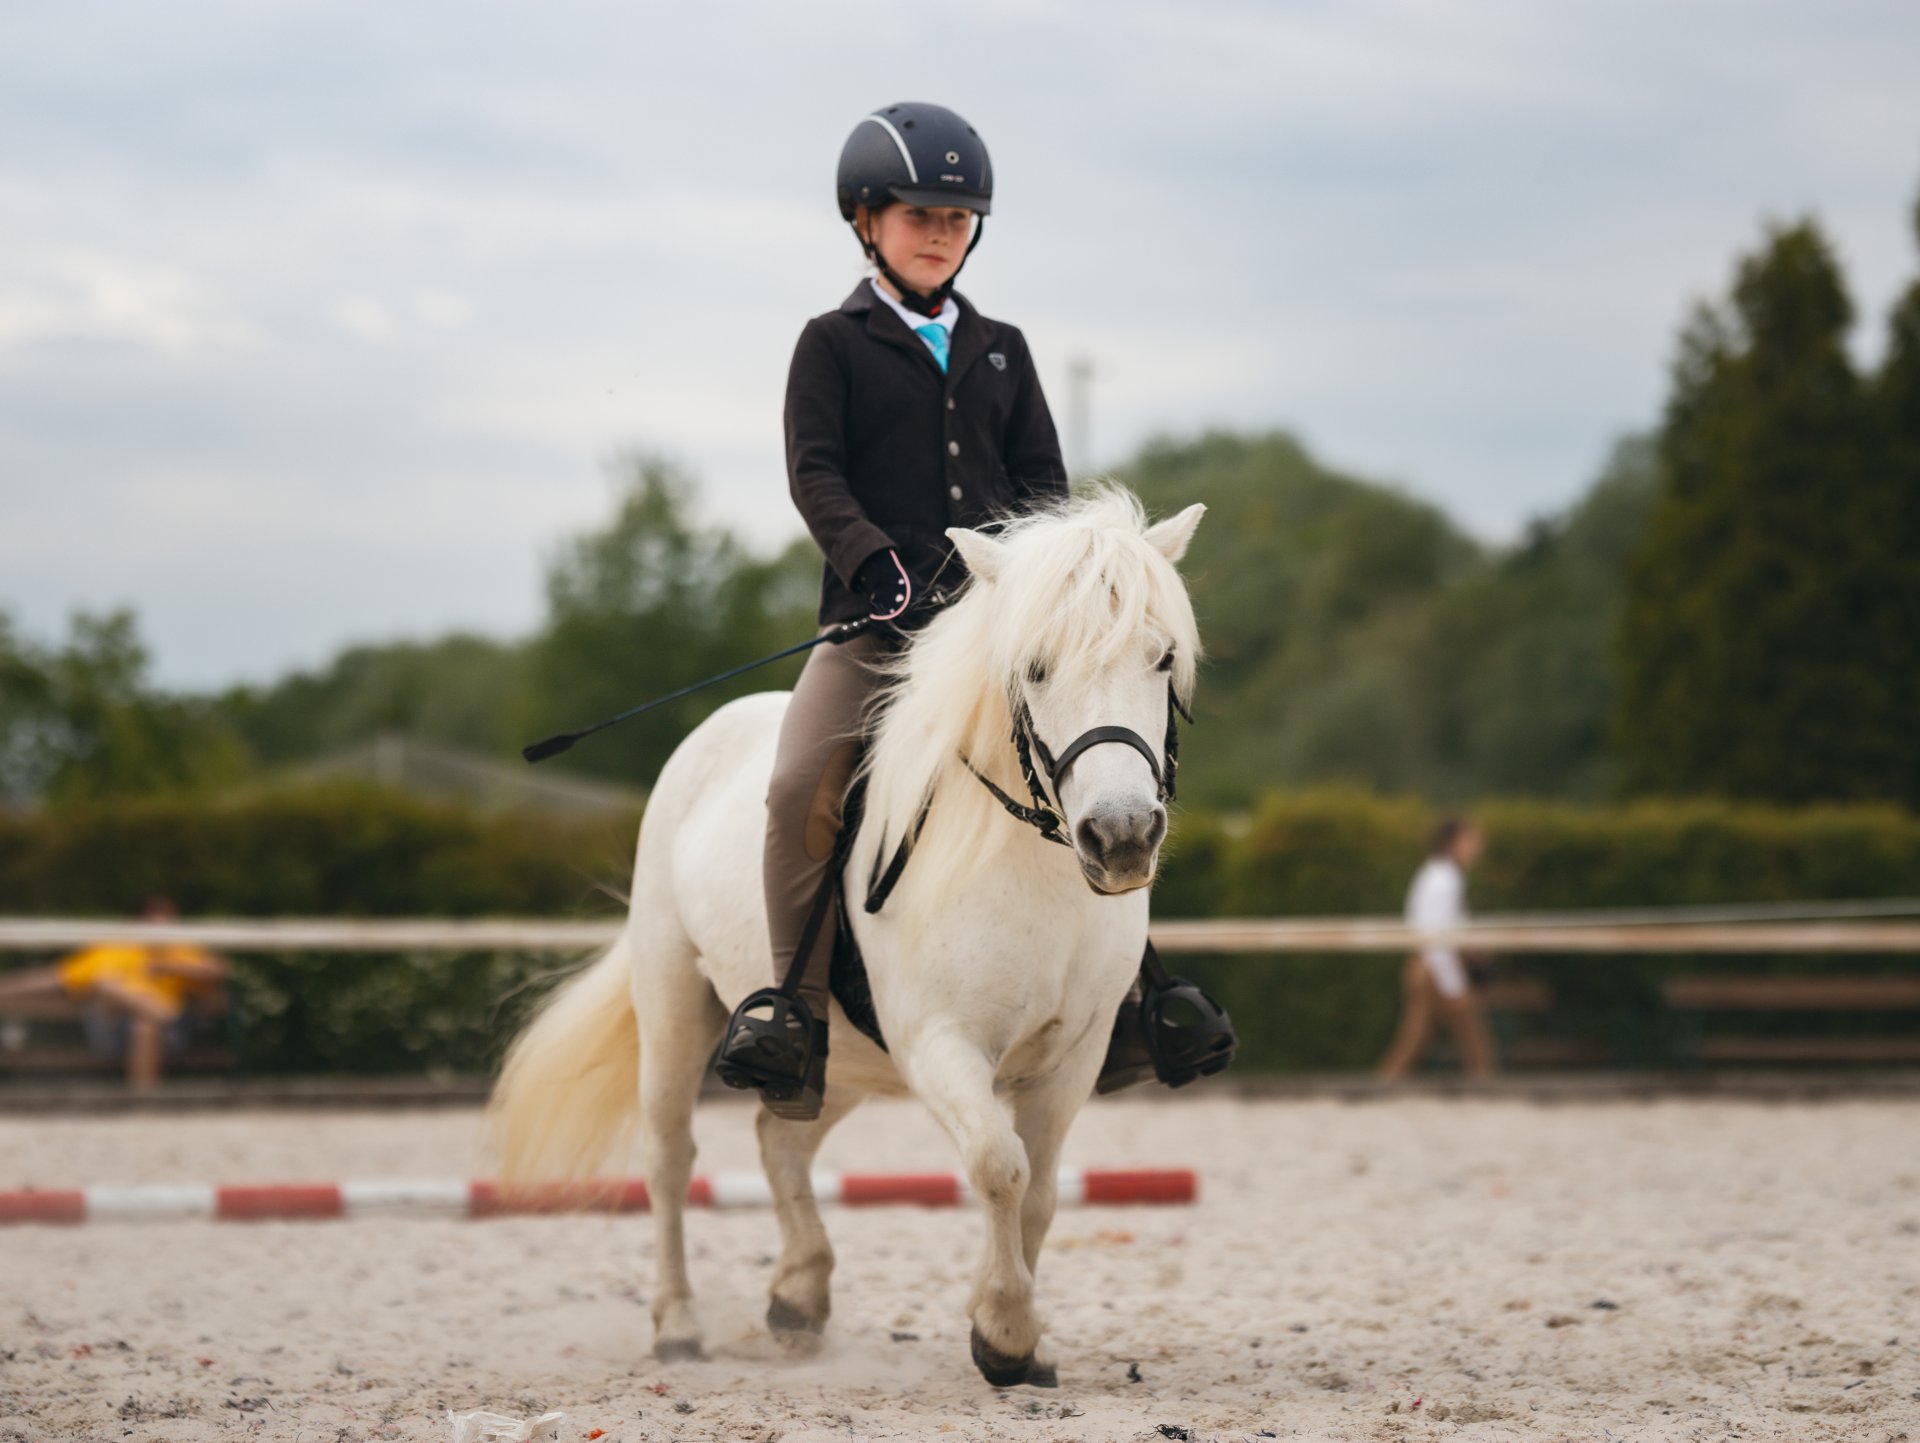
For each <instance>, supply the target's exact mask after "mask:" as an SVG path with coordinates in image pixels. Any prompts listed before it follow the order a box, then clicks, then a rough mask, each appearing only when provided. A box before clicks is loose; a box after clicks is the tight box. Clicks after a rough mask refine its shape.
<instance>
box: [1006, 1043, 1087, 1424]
mask: <svg viewBox="0 0 1920 1443" xmlns="http://www.w3.org/2000/svg"><path fill="white" fill-rule="evenodd" d="M1102 1055H1103V1054H1102V1053H1101V1052H1100V1051H1098V1050H1096V1051H1095V1053H1094V1056H1093V1059H1092V1061H1091V1063H1090V1064H1087V1065H1073V1066H1070V1067H1066V1068H1063V1069H1062V1070H1061V1071H1060V1072H1057V1073H1055V1074H1054V1076H1053V1078H1052V1079H1051V1080H1050V1081H1049V1082H1048V1083H1046V1084H1045V1085H1044V1086H1042V1087H1039V1088H1037V1089H1035V1090H1033V1091H1031V1092H1025V1093H1022V1094H1020V1095H1019V1096H1018V1097H1017V1098H1016V1099H1015V1100H1014V1105H1013V1126H1014V1130H1015V1131H1016V1132H1018V1133H1019V1134H1020V1140H1021V1141H1022V1142H1023V1143H1025V1144H1026V1148H1027V1165H1028V1166H1029V1167H1031V1168H1032V1169H1033V1178H1032V1180H1031V1181H1030V1182H1029V1183H1028V1184H1027V1195H1026V1197H1025V1198H1024V1199H1022V1201H1021V1204H1020V1249H1021V1256H1022V1257H1023V1258H1024V1259H1025V1260H1026V1264H1027V1274H1028V1276H1029V1277H1035V1276H1037V1275H1038V1274H1039V1271H1040V1249H1041V1248H1042V1247H1043V1246H1044V1245H1045V1243H1046V1241H1047V1230H1048V1229H1049V1228H1051V1227H1052V1226H1053V1212H1054V1207H1055V1205H1056V1202H1057V1197H1058V1193H1059V1178H1060V1149H1061V1146H1062V1145H1063V1144H1064V1143H1065V1141H1066V1137H1067V1130H1068V1129H1069V1128H1070V1127H1072V1126H1073V1120H1074V1118H1075V1117H1077V1116H1079V1114H1080V1108H1081V1105H1082V1104H1083V1103H1085V1102H1086V1100H1087V1095H1088V1094H1089V1093H1090V1092H1091V1091H1092V1090H1093V1080H1094V1076H1095V1075H1096V1074H1097V1073H1098V1072H1099V1067H1100V1057H1101V1056H1102ZM1027 1382H1029V1383H1030V1384H1032V1385H1033V1386H1034V1387H1036V1388H1053V1387H1058V1386H1059V1382H1060V1377H1059V1372H1058V1370H1057V1369H1056V1367H1055V1366H1054V1360H1053V1349H1052V1348H1051V1347H1050V1346H1049V1345H1048V1343H1047V1341H1046V1340H1045V1339H1044V1338H1042V1339H1041V1340H1040V1341H1039V1342H1037V1343H1036V1344H1035V1346H1034V1352H1033V1364H1032V1366H1031V1367H1029V1368H1028V1370H1027Z"/></svg>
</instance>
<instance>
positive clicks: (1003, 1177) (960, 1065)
mask: <svg viewBox="0 0 1920 1443" xmlns="http://www.w3.org/2000/svg"><path fill="white" fill-rule="evenodd" d="M899 1061H900V1065H901V1069H902V1071H903V1072H904V1073H905V1074H906V1076H907V1080H908V1082H909V1083H910V1084H911V1085H912V1087H913V1090H914V1092H916V1093H917V1094H918V1095H919V1097H920V1099H921V1101H923V1102H924V1103H926V1105H927V1109H928V1110H929V1111H930V1112H932V1113H933V1115H934V1117H935V1118H936V1119H937V1120H938V1121H939V1123H940V1125H941V1126H942V1127H944V1128H945V1129H946V1130H947V1135H948V1136H949V1137H951V1138H952V1139H953V1141H954V1144H955V1145H956V1146H957V1147H958V1148H959V1149H960V1157H961V1160H962V1162H963V1163H964V1164H965V1166H966V1170H967V1181H968V1182H969V1183H970V1184H971V1185H972V1188H973V1191H974V1194H975V1196H977V1197H978V1198H979V1199H980V1201H981V1203H982V1204H984V1205H985V1207H986V1213H987V1251H986V1256H985V1257H984V1258H983V1259H982V1260H981V1263H980V1274H979V1277H978V1279H977V1280H976V1281H975V1283H974V1287H973V1296H972V1298H971V1299H970V1300H969V1302H968V1305H967V1311H968V1314H969V1316H970V1317H971V1318H972V1320H973V1361H974V1362H975V1364H977V1365H978V1366H979V1369H980V1372H981V1373H982V1374H983V1375H984V1376H985V1378H986V1380H987V1381H988V1382H989V1383H991V1384H993V1385H994V1387H996V1388H1011V1387H1013V1386H1014V1385H1015V1384H1017V1383H1024V1382H1026V1381H1027V1375H1028V1372H1029V1371H1030V1370H1031V1368H1032V1366H1033V1350H1034V1345H1035V1344H1036V1343H1038V1342H1039V1339H1040V1320H1039V1319H1038V1318H1037V1317H1035V1316H1034V1311H1033V1273H1032V1271H1031V1270H1030V1269H1029V1268H1028V1266H1027V1259H1026V1253H1025V1248H1024V1246H1023V1243H1022V1239H1021V1221H1020V1217H1021V1208H1022V1206H1023V1204H1024V1203H1025V1201H1026V1196H1027V1185H1028V1183H1029V1182H1030V1181H1031V1179H1032V1170H1031V1168H1030V1167H1029V1166H1028V1163H1027V1149H1026V1147H1025V1145H1024V1144H1023V1143H1022V1142H1021V1141H1020V1138H1019V1135H1018V1134H1016V1133H1015V1132H1014V1130H1013V1125H1012V1122H1011V1120H1010V1119H1009V1118H1008V1116H1007V1113H1006V1109H1005V1108H1003V1107H1002V1106H1001V1105H1000V1102H999V1100H998V1099H997V1098H995V1097H994V1095H993V1065H992V1064H991V1063H990V1062H988V1061H987V1059H986V1057H985V1055H984V1054H983V1053H982V1052H981V1051H980V1049H979V1047H977V1046H976V1045H975V1044H973V1043H972V1042H969V1041H968V1040H966V1039H965V1038H963V1037H960V1036H958V1035H956V1034H955V1033H953V1032H952V1031H947V1030H941V1031H935V1032H932V1033H929V1034H928V1035H926V1036H924V1037H922V1038H919V1039H916V1040H915V1042H914V1044H913V1045H912V1046H911V1047H910V1048H909V1049H908V1055H907V1056H904V1057H901V1058H900V1059H899Z"/></svg>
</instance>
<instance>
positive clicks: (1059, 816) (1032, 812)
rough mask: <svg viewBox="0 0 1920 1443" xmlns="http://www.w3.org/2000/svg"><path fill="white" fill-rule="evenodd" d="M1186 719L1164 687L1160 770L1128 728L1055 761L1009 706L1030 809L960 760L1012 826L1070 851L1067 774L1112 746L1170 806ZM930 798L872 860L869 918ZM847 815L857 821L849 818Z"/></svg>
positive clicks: (1073, 745) (887, 891) (1028, 720)
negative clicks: (1132, 759) (1063, 800)
mask: <svg viewBox="0 0 1920 1443" xmlns="http://www.w3.org/2000/svg"><path fill="white" fill-rule="evenodd" d="M1182 717H1185V718H1186V719H1187V722H1188V724H1189V725H1191V724H1192V722H1193V713H1192V712H1190V711H1188V710H1187V708H1186V705H1185V703H1183V702H1182V701H1181V700H1180V694H1179V693H1178V692H1177V691H1175V690H1174V686H1173V681H1172V679H1171V678H1169V679H1168V681H1167V732H1166V736H1165V738H1164V739H1163V741H1162V742H1161V755H1162V756H1164V757H1165V758H1166V763H1165V765H1164V766H1162V764H1161V761H1160V758H1159V757H1156V756H1155V755H1154V753H1153V747H1152V746H1151V745H1149V744H1148V742H1147V739H1146V738H1145V737H1143V736H1141V735H1140V733H1139V732H1137V731H1135V730H1134V729H1133V728H1132V727H1119V726H1103V727H1089V728H1088V729H1087V730H1086V731H1083V732H1081V733H1080V735H1079V736H1077V737H1075V738H1074V739H1073V740H1072V741H1071V742H1069V743H1067V747H1066V750H1065V751H1063V752H1061V753H1060V755H1059V756H1058V757H1056V756H1054V754H1053V753H1052V752H1051V751H1050V750H1048V748H1047V744H1046V743H1045V742H1044V741H1042V740H1041V739H1040V733H1039V730H1038V729H1037V728H1036V727H1035V726H1034V724H1033V713H1032V711H1030V710H1029V709H1028V707H1027V702H1026V698H1024V697H1022V698H1020V699H1019V700H1017V701H1016V702H1015V703H1014V706H1013V734H1012V738H1011V740H1012V742H1013V750H1014V754H1015V755H1016V756H1018V757H1019V758H1020V775H1021V776H1022V777H1023V778H1024V779H1025V780H1026V783H1027V792H1028V794H1029V795H1030V796H1031V797H1032V798H1033V802H1032V805H1028V804H1027V803H1025V802H1018V801H1015V800H1014V799H1013V798H1012V797H1010V796H1008V795H1007V794H1006V792H1005V791H1003V790H1002V789H1001V788H1000V787H999V786H998V785H997V784H995V783H994V781H993V780H992V779H991V778H989V777H988V776H987V775H986V773H984V772H982V771H981V770H980V769H979V768H978V767H976V766H975V765H974V764H973V761H972V759H971V758H969V757H967V756H965V755H962V756H961V758H960V761H961V764H962V765H963V766H965V767H966V769H967V770H968V771H970V772H972V773H973V775H974V778H975V779H976V780H977V781H978V782H979V783H980V785H981V786H983V787H985V788H986V789H987V790H988V791H989V792H991V793H993V797H994V800H995V801H997V802H999V803H1000V805H1001V806H1002V807H1004V808H1006V811H1007V814H1008V815H1009V816H1011V817H1013V818H1014V819H1015V820H1016V821H1020V822H1025V823H1026V824H1027V825H1028V826H1030V827H1032V828H1033V829H1034V830H1035V831H1037V832H1038V833H1039V834H1040V835H1041V836H1042V837H1044V838H1045V839H1046V840H1047V841H1049V842H1058V843H1059V844H1060V845H1061V846H1063V847H1071V846H1072V845H1073V841H1072V839H1071V838H1070V837H1068V836H1066V834H1065V833H1064V832H1063V831H1062V830H1061V829H1062V828H1064V827H1065V826H1066V824H1067V818H1066V813H1065V811H1064V809H1063V808H1062V807H1059V806H1056V805H1055V799H1056V798H1058V797H1059V795H1060V787H1061V784H1062V783H1063V782H1064V781H1065V779H1066V775H1067V769H1068V768H1069V767H1071V766H1072V765H1073V764H1074V763H1075V762H1076V761H1078V760H1079V759H1080V758H1081V757H1082V756H1084V755H1085V754H1086V753H1087V752H1089V751H1091V750H1093V748H1095V747H1097V746H1101V745H1104V744H1107V743H1116V744H1118V745H1121V746H1129V747H1132V748H1133V749H1134V750H1135V751H1137V752H1139V753H1140V755H1141V756H1142V757H1144V758H1145V759H1146V763H1147V766H1148V768H1149V769H1150V770H1151V771H1152V772H1153V783H1154V790H1155V795H1156V796H1157V797H1158V798H1159V800H1160V801H1161V802H1162V803H1167V802H1171V801H1173V800H1174V799H1175V797H1176V795H1177V789H1176V784H1175V782H1176V777H1177V774H1178V773H1179V770H1180V718H1182ZM1036 754H1037V755H1038V756H1039V758H1040V766H1041V767H1044V768H1045V769H1046V775H1047V782H1050V783H1052V786H1053V795H1052V796H1049V795H1048V794H1047V785H1046V783H1043V782H1042V781H1041V780H1040V768H1039V767H1035V766H1034V764H1033V759H1034V756H1035V755H1036ZM932 807H933V798H932V797H931V796H929V797H928V798H927V799H926V800H925V801H923V802H921V804H920V815H919V816H917V817H915V818H914V822H913V827H912V829H911V830H910V831H909V832H908V833H907V835H906V836H904V837H902V838H901V839H900V845H899V846H897V847H896V848H894V852H893V859H892V860H891V861H890V862H888V863H887V866H886V870H884V871H882V870H881V867H880V859H881V857H884V856H885V855H886V848H885V845H884V843H883V844H882V847H881V850H880V851H879V852H877V853H875V854H874V858H873V875H872V876H871V877H869V878H868V881H867V900H866V909H867V911H868V912H869V913H874V912H878V911H879V910H880V909H881V908H882V907H884V906H885V905H886V903H887V898H888V897H889V896H891V895H892V894H893V889H894V886H895V884H896V883H898V882H899V880H900V874H901V873H902V872H904V871H906V869H907V859H908V858H909V857H911V856H912V855H913V844H914V843H915V842H917V841H919V840H920V833H921V830H922V829H923V828H924V827H925V826H926V825H927V813H928V812H929V811H930V810H932ZM849 815H853V816H857V813H855V812H851V811H850V813H849ZM852 831H853V827H852V826H848V827H846V828H845V829H844V830H843V833H842V835H843V837H846V838H848V839H849V840H850V836H851V832H852Z"/></svg>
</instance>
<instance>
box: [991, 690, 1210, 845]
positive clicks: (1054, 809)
mask: <svg viewBox="0 0 1920 1443" xmlns="http://www.w3.org/2000/svg"><path fill="white" fill-rule="evenodd" d="M1181 717H1185V718H1186V719H1187V720H1188V722H1192V720H1193V713H1192V712H1190V711H1188V710H1187V709H1186V707H1185V706H1184V705H1183V704H1182V703H1181V701H1180V695H1179V693H1178V692H1176V691H1175V690H1174V689H1173V682H1172V681H1168V682H1167V733H1166V737H1165V739H1164V740H1163V741H1162V743H1161V751H1162V752H1163V753H1164V755H1165V756H1166V759H1167V761H1166V767H1165V769H1164V770H1162V768H1161V765H1160V759H1159V758H1158V757H1156V756H1155V755H1154V754H1153V748H1152V747H1151V746H1149V745H1148V744H1147V740H1146V738H1145V737H1143V736H1141V735H1140V733H1139V732H1137V731H1135V730H1134V729H1133V728H1132V727H1113V726H1107V727H1089V728H1088V729H1087V730H1086V731H1083V732H1081V733H1080V735H1079V736H1077V737H1075V738H1074V739H1073V740H1072V741H1071V742H1069V743H1068V744H1067V749H1066V750H1065V751H1063V752H1061V753H1060V755H1059V756H1058V757H1057V758H1056V757H1055V756H1054V754H1053V753H1052V752H1051V751H1049V750H1048V749H1047V744H1046V743H1045V742H1044V741H1042V740H1041V738H1040V732H1039V729H1038V728H1036V727H1035V726H1034V724H1033V713H1032V712H1031V711H1030V710H1028V708H1027V703H1026V698H1024V697H1022V698H1021V699H1020V700H1019V701H1018V702H1017V703H1015V705H1014V708H1013V750H1014V753H1015V754H1016V755H1017V756H1018V757H1019V758H1020V775H1021V776H1022V777H1023V778H1025V779H1026V783H1027V792H1028V794H1029V795H1031V796H1032V798H1033V805H1032V806H1028V805H1026V804H1025V803H1023V802H1016V801H1015V800H1014V799H1013V798H1012V797H1010V796H1008V795H1007V794H1006V793H1005V792H1004V791H1002V790H1001V789H1000V788H999V787H998V786H996V785H995V784H994V783H993V782H992V781H991V780H990V779H989V778H988V777H987V776H986V774H985V773H984V772H982V771H981V770H980V769H979V768H978V767H976V766H974V764H973V763H972V762H971V761H969V760H968V759H967V758H965V757H962V758H961V761H963V762H965V763H966V768H967V770H968V771H970V772H972V773H973V775H974V777H975V778H976V779H977V780H978V781H979V783H980V785H981V786H983V787H985V788H986V789H987V790H988V791H989V792H992V793H993V796H994V799H995V800H996V801H998V802H999V803H1000V805H1001V806H1003V807H1005V808H1006V810H1007V813H1008V815H1010V816H1012V817H1014V818H1015V819H1016V820H1018V821H1022V822H1025V823H1026V824H1027V825H1028V826H1030V827H1032V828H1034V829H1035V830H1036V831H1038V832H1039V833H1040V835H1041V836H1043V837H1045V838H1046V839H1047V840H1048V841H1049V842H1058V843H1059V844H1060V845H1061V846H1063V847H1071V846H1072V845H1073V842H1072V841H1071V840H1070V839H1069V838H1068V837H1066V836H1064V835H1062V833H1061V830H1060V829H1061V828H1062V827H1064V826H1066V824H1067V819H1066V815H1065V813H1064V811H1063V809H1062V808H1061V807H1059V806H1056V805H1055V799H1057V798H1058V797H1059V795H1060V787H1061V784H1062V783H1063V782H1064V781H1065V780H1066V775H1067V769H1068V768H1069V767H1071V766H1072V765H1073V764H1074V763H1075V762H1076V761H1078V760H1079V759H1080V758H1081V757H1082V756H1083V755H1085V754H1086V753H1087V752H1089V751H1091V750H1093V748H1095V747H1097V746H1100V745H1101V744H1102V743H1106V742H1117V743H1119V744H1120V745H1122V746H1129V747H1132V748H1133V749H1134V750H1135V751H1137V752H1139V753H1140V755H1141V756H1143V757H1145V758H1146V762H1147V766H1148V768H1149V769H1150V770H1151V771H1152V772H1153V784H1154V789H1155V793H1156V795H1157V796H1158V798H1159V800H1160V801H1161V802H1163V803H1165V802H1171V801H1173V800H1174V797H1175V795H1176V787H1175V776H1176V774H1177V773H1178V772H1179V770H1180V718H1181ZM1036 754H1037V755H1038V756H1039V758H1040V765H1041V766H1042V767H1044V768H1046V773H1047V781H1049V782H1051V783H1052V784H1053V796H1052V797H1049V796H1048V795H1047V788H1046V787H1045V786H1044V785H1043V784H1042V783H1041V780H1040V772H1039V769H1038V768H1036V767H1035V766H1034V764H1033V759H1034V756H1035V755H1036Z"/></svg>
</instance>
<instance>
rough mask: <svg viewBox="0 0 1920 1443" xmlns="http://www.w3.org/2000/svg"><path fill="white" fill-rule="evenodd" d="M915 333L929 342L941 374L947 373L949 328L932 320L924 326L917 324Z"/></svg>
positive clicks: (928, 346)
mask: <svg viewBox="0 0 1920 1443" xmlns="http://www.w3.org/2000/svg"><path fill="white" fill-rule="evenodd" d="M913 333H914V334H915V335H916V336H918V337H919V338H920V339H921V340H923V341H925V342H926V343H927V349H928V350H929V351H932V352H933V363H934V364H935V365H936V366H938V367H939V368H940V374H941V375H943V376H944V375H946V374H947V328H946V327H945V326H941V325H935V324H933V323H932V322H929V323H928V324H926V325H924V326H915V327H914V328H913Z"/></svg>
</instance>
